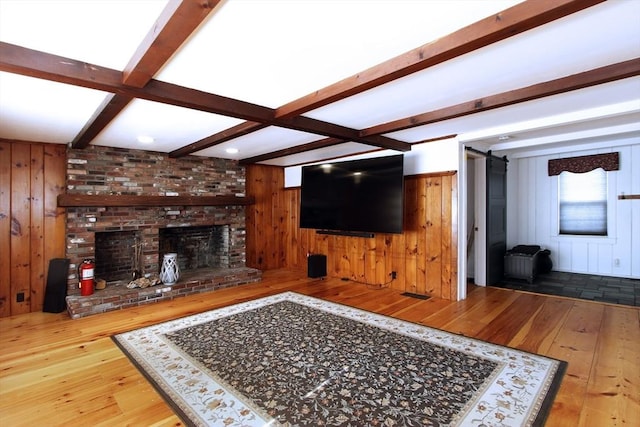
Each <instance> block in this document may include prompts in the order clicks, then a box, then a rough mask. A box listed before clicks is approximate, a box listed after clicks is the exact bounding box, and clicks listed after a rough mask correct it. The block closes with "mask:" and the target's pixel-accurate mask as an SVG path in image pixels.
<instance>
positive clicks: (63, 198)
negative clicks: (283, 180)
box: [58, 194, 255, 208]
mask: <svg viewBox="0 0 640 427" xmlns="http://www.w3.org/2000/svg"><path fill="white" fill-rule="evenodd" d="M254 203H255V197H253V196H246V197H238V196H135V195H109V194H107V195H98V194H96V195H94V194H91V195H89V194H60V195H58V206H59V207H64V208H69V207H84V206H96V207H109V206H131V207H145V206H236V205H252V204H254Z"/></svg>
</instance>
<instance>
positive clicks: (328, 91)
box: [276, 0, 604, 118]
mask: <svg viewBox="0 0 640 427" xmlns="http://www.w3.org/2000/svg"><path fill="white" fill-rule="evenodd" d="M603 1H604V0H546V1H543V0H530V1H525V2H523V3H520V4H517V5H515V6H513V7H511V8H509V9H506V10H504V11H502V12H500V13H497V14H495V15H493V16H490V17H487V18H485V19H482V20H480V21H478V22H475V23H473V24H471V25H469V26H467V27H465V28H462V29H460V30H458V31H456V32H453V33H451V34H449V35H447V36H445V37H442V38H440V39H438V40H436V41H434V42H431V43H427V44H425V45H423V46H420V47H418V48H416V49H413V50H411V51H409V52H407V53H405V54H402V55H400V56H397V57H395V58H392V59H390V60H388V61H385V62H383V63H382V64H379V65H376V66H374V67H371V68H369V69H367V70H365V71H363V72H361V73H358V74H355V75H353V76H351V77H348V78H346V79H343V80H341V81H339V82H337V83H335V84H332V85H330V86H327V87H325V88H323V89H320V90H317V91H315V92H313V93H311V94H309V95H307V96H304V97H302V98H299V99H297V100H295V101H292V102H289V103H288V104H285V105H283V106H281V107H279V108H278V109H277V110H276V117H278V118H281V117H291V116H295V115H299V114H304V113H305V112H308V111H311V110H314V109H316V108H320V107H323V106H325V105H328V104H331V103H333V102H336V101H339V100H341V99H344V98H347V97H349V96H353V95H356V94H358V93H361V92H364V91H366V90H369V89H372V88H374V87H377V86H380V85H383V84H385V83H389V82H391V81H393V80H396V79H399V78H401V77H405V76H408V75H409V74H413V73H415V72H417V71H421V70H424V69H426V68H429V67H432V66H434V65H437V64H440V63H442V62H445V61H447V60H449V59H452V58H456V57H458V56H461V55H464V54H466V53H469V52H472V51H474V50H477V49H480V48H482V47H485V46H488V45H490V44H492V43H496V42H498V41H501V40H504V39H507V38H509V37H511V36H514V35H516V34H520V33H522V32H525V31H527V30H530V29H532V28H536V27H539V26H541V25H544V24H547V23H549V22H551V21H554V20H556V19H559V18H562V17H565V16H568V15H570V14H572V13H575V12H578V11H581V10H583V9H586V8H588V7H591V6H593V5H596V4H598V3H602V2H603Z"/></svg>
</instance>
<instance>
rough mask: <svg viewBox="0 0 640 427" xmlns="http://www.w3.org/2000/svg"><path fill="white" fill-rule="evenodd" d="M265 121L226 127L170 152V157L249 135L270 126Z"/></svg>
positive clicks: (184, 154)
mask: <svg viewBox="0 0 640 427" xmlns="http://www.w3.org/2000/svg"><path fill="white" fill-rule="evenodd" d="M268 126H269V125H266V124H264V123H257V122H242V123H240V124H238V125H236V126H233V127H230V128H229V129H225V130H223V131H222V132H218V133H216V134H214V135H211V136H208V137H206V138H203V139H201V140H200V141H196V142H193V143H191V144H189V145H185V146H184V147H180V148H178V149H177V150H173V151H172V152H170V153H169V157H182V156H186V155H188V154H191V153H195V152H196V151H201V150H204V149H206V148H209V147H213V146H214V145H218V144H222V143H223V142H227V141H230V140H232V139H234V138H238V137H240V136H243V135H248V134H250V133H252V132H256V131H258V130H260V129H264V128H266V127H268Z"/></svg>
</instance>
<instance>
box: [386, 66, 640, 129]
mask: <svg viewBox="0 0 640 427" xmlns="http://www.w3.org/2000/svg"><path fill="white" fill-rule="evenodd" d="M621 103H632V104H633V103H636V104H637V103H640V77H632V78H628V79H624V80H619V81H616V82H611V83H607V84H603V85H598V86H593V87H590V88H586V89H580V90H576V91H572V92H569V93H565V94H560V95H554V96H549V97H546V98H542V99H537V100H533V101H528V102H523V103H519V104H516V105H512V106H510V107H508V108H499V109H495V110H489V111H484V112H482V113H477V114H472V115H469V116H464V117H459V118H456V119H451V120H445V121H442V122H437V123H432V124H428V125H423V126H419V127H415V128H411V129H405V130H402V131H398V132H392V133H389V134H387V135H386V136H389V137H392V138H396V139H399V140H401V141H408V142H417V141H420V140H424V139H429V138H439V137H442V136H445V135H450V134H458V136H459V138H460V139H463V140H464V139H468V137H467V136H466V135H467V134H470V133H475V134H482V133H484V132H490V133H491V134H500V133H504V132H508V133H510V134H516V133H518V132H519V131H518V129H522V130H529V128H528V127H527V126H526V125H525V124H523V123H525V122H528V121H531V120H540V121H545V120H551V118H552V117H554V116H558V115H563V114H567V113H569V112H574V113H576V114H578V115H579V114H580V111H584V110H590V109H593V108H601V107H606V106H608V105H616V104H621ZM575 120H576V119H572V120H571V121H572V122H573V121H575Z"/></svg>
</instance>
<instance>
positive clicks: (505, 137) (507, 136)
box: [498, 135, 511, 141]
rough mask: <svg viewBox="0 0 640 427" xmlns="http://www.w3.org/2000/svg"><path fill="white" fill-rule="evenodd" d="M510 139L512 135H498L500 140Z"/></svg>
mask: <svg viewBox="0 0 640 427" xmlns="http://www.w3.org/2000/svg"><path fill="white" fill-rule="evenodd" d="M509 139H511V135H500V136H499V137H498V141H507V140H509Z"/></svg>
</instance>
